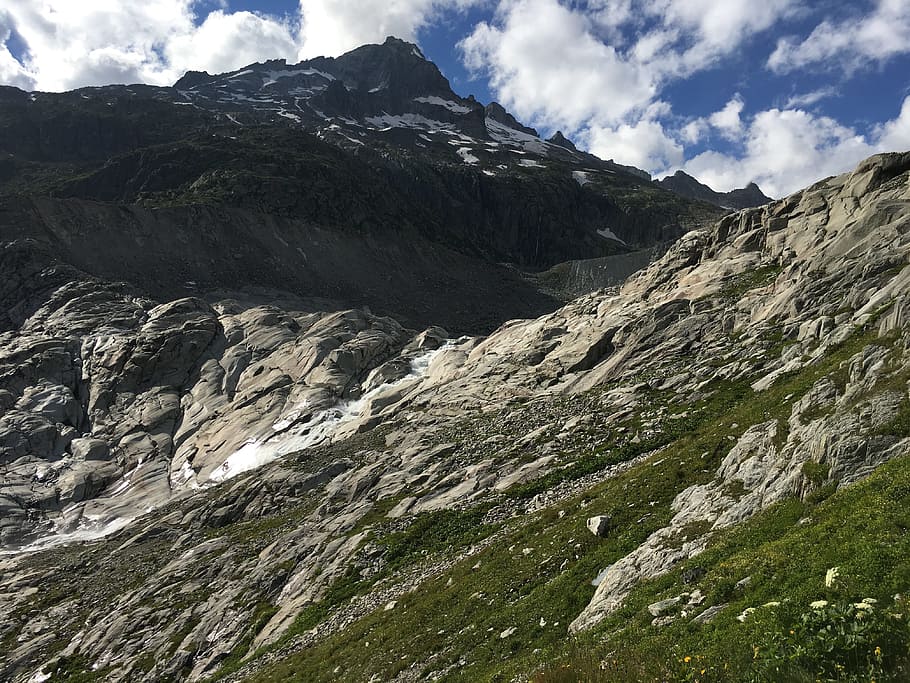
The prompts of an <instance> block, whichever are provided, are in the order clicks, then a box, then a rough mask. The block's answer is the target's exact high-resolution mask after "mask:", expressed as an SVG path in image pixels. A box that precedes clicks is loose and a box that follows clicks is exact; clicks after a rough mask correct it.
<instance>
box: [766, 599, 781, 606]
mask: <svg viewBox="0 0 910 683" xmlns="http://www.w3.org/2000/svg"><path fill="white" fill-rule="evenodd" d="M762 607H780V603H779V602H778V601H777V600H773V601H771V602H766V603H765V604H764V605H762Z"/></svg>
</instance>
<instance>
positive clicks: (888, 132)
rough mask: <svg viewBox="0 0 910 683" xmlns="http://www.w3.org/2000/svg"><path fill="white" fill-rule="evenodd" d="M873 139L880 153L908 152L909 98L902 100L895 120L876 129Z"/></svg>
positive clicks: (909, 126) (909, 137) (909, 133)
mask: <svg viewBox="0 0 910 683" xmlns="http://www.w3.org/2000/svg"><path fill="white" fill-rule="evenodd" d="M875 137H876V139H877V141H878V142H877V146H878V148H879V150H880V151H883V152H899V151H900V152H903V151H907V150H910V97H907V98H905V99H904V104H903V106H902V107H901V112H900V114H899V115H898V117H897V118H896V119H893V120H892V121H888V122H887V123H885V124H883V125H881V126H879V127H878V128H876V130H875Z"/></svg>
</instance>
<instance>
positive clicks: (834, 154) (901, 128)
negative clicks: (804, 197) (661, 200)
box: [683, 97, 910, 197]
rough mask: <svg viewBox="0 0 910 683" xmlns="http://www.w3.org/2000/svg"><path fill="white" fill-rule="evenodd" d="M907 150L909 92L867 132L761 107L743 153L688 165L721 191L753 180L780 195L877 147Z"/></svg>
mask: <svg viewBox="0 0 910 683" xmlns="http://www.w3.org/2000/svg"><path fill="white" fill-rule="evenodd" d="M904 149H910V97H908V98H906V99H905V100H904V102H903V106H902V107H901V111H900V114H899V115H898V116H897V117H896V118H895V119H893V120H891V121H888V122H886V123H885V124H882V125H880V126H877V127H876V128H875V129H874V130H873V131H872V133H871V134H870V135H868V136H864V135H861V134H860V133H858V132H857V131H856V130H854V129H852V128H850V127H847V126H844V125H842V124H840V123H838V122H837V121H835V120H834V119H832V118H830V117H827V116H817V115H815V114H812V113H810V112H806V111H803V110H800V109H783V110H781V109H769V110H766V111H762V112H759V113H758V114H756V115H755V116H754V117H752V118H751V120H750V121H749V123H748V126H747V127H746V128H744V131H743V140H742V151H741V153H739V154H734V153H731V154H722V153H719V152H716V151H707V152H703V153H701V154H699V155H697V156H695V157H694V158H692V159H689V160H688V161H686V162H685V164H683V167H684V168H685V170H686V171H687V172H688V173H691V174H692V175H694V176H696V177H698V178H699V179H700V180H701V181H702V182H705V183H707V184H708V185H710V186H711V187H713V188H715V189H717V190H720V191H727V190H732V189H734V188H735V187H741V186H742V185H743V184H744V183H746V182H749V181H754V182H756V183H758V184H759V185H760V186H761V188H762V189H763V190H764V191H765V192H766V193H767V194H769V195H771V196H775V197H781V196H784V195H787V194H789V193H791V192H795V191H796V190H798V189H800V188H802V187H805V186H806V185H809V184H811V183H813V182H815V181H816V180H818V179H819V178H822V177H825V176H829V175H836V174H838V173H843V172H845V171H849V170H850V169H851V168H853V167H854V166H855V165H856V163H857V162H858V161H859V160H860V159H863V158H864V157H867V156H869V155H871V154H875V153H876V152H884V151H894V150H904Z"/></svg>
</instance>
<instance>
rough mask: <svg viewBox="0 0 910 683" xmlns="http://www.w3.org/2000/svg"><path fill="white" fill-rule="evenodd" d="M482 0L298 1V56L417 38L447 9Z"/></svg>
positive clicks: (306, 56)
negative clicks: (300, 18) (299, 43)
mask: <svg viewBox="0 0 910 683" xmlns="http://www.w3.org/2000/svg"><path fill="white" fill-rule="evenodd" d="M483 1H485V0H300V11H301V14H302V28H301V40H302V46H301V48H300V58H301V59H306V58H310V57H317V56H330V57H333V56H337V55H339V54H341V53H343V52H346V51H348V50H351V49H353V48H355V47H358V46H360V45H364V44H366V43H377V42H378V43H381V42H382V41H383V40H384V39H385V38H386V37H388V36H395V37H396V38H401V39H402V40H409V41H416V39H417V34H418V32H419V31H420V29H421V28H423V27H424V26H426V25H427V24H429V23H430V22H431V21H434V20H437V19H439V18H440V17H441V16H442V15H443V14H444V13H445V12H446V11H449V10H456V11H457V10H461V9H465V8H467V7H469V6H471V5H475V4H478V3H479V2H483Z"/></svg>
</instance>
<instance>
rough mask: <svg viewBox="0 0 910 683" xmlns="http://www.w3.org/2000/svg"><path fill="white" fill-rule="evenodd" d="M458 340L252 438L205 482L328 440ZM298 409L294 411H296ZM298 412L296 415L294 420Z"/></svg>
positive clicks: (417, 375)
mask: <svg viewBox="0 0 910 683" xmlns="http://www.w3.org/2000/svg"><path fill="white" fill-rule="evenodd" d="M458 341H459V340H451V341H448V342H446V343H445V344H443V345H442V346H440V347H439V348H438V349H435V350H433V351H428V352H427V353H425V354H422V355H420V356H417V357H416V358H414V359H413V360H411V370H410V372H409V373H408V374H407V375H406V376H404V377H402V378H401V379H398V380H396V381H394V382H388V383H386V384H381V385H379V386H378V387H375V388H374V389H371V390H370V391H368V392H366V393H365V394H364V395H363V396H361V397H360V398H358V399H353V400H347V401H341V402H339V403H337V404H336V405H335V406H333V407H331V408H328V409H326V410H320V411H318V412H316V413H315V414H314V415H313V416H312V417H311V418H310V419H309V420H308V421H307V422H305V423H303V424H299V425H297V426H295V427H293V428H292V429H289V430H288V431H287V432H282V433H276V434H274V435H272V436H269V437H266V438H265V439H261V438H253V439H250V440H249V441H247V442H246V443H245V444H243V446H241V447H240V449H239V450H237V451H236V452H235V453H233V454H232V455H230V456H229V457H228V459H227V460H225V461H224V462H223V463H222V464H221V465H220V466H219V467H217V468H216V469H215V470H213V471H212V472H211V474H209V481H210V482H213V483H219V482H223V481H227V480H228V479H232V478H233V477H236V476H238V475H240V474H243V473H244V472H249V471H251V470H255V469H258V468H259V467H262V466H263V465H267V464H268V463H270V462H274V461H275V460H278V459H280V458H281V457H283V456H285V455H288V454H290V453H295V452H298V451H302V450H305V449H307V448H310V447H312V446H315V445H318V444H320V443H324V442H326V441H329V440H330V439H331V438H332V436H333V435H334V434H335V432H337V431H338V428H339V427H341V426H342V425H344V424H346V423H348V422H351V421H353V420H357V419H359V418H360V417H361V416H362V415H363V414H364V411H366V409H367V408H368V406H369V405H370V403H371V401H372V399H373V398H374V397H375V396H377V395H379V394H381V393H384V392H386V391H388V390H389V389H390V388H392V387H396V386H398V385H400V384H404V383H406V382H411V381H414V380H419V379H422V378H423V377H424V376H425V375H426V374H427V372H428V370H429V368H430V365H431V364H432V362H433V360H434V359H435V358H436V357H437V356H438V355H439V354H441V353H442V352H443V351H445V350H446V349H447V348H449V347H450V346H452V345H453V344H455V343H457V342H458ZM298 408H299V406H298V407H297V408H295V411H297V410H298ZM299 415H300V413H299V411H298V412H297V417H299ZM293 416H294V412H292V413H291V414H290V415H289V416H288V418H286V419H283V420H279V421H278V422H276V423H275V424H274V425H272V428H273V429H275V428H276V427H281V428H283V429H287V428H288V426H290V425H287V426H286V423H287V421H288V419H290V420H291V424H293V422H294V420H295V419H296V417H293Z"/></svg>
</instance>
